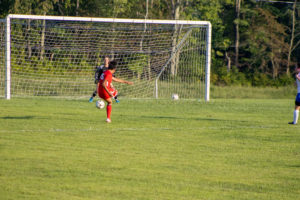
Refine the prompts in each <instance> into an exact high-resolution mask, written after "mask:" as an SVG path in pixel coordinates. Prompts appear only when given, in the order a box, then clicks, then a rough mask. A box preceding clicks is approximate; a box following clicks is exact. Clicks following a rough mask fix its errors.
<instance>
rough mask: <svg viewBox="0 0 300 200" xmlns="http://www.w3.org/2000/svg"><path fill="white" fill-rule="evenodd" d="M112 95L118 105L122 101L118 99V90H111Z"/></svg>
mask: <svg viewBox="0 0 300 200" xmlns="http://www.w3.org/2000/svg"><path fill="white" fill-rule="evenodd" d="M110 93H111V94H112V95H113V96H114V99H115V101H116V103H119V102H120V101H119V99H118V90H116V89H115V88H111V89H110Z"/></svg>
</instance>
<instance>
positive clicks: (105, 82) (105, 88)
mask: <svg viewBox="0 0 300 200" xmlns="http://www.w3.org/2000/svg"><path fill="white" fill-rule="evenodd" d="M106 84H107V80H106V79H104V81H103V83H102V86H103V88H104V90H105V91H106V92H107V93H108V94H109V96H110V97H114V96H113V95H112V94H111V93H110V92H109V90H108V88H107V87H106Z"/></svg>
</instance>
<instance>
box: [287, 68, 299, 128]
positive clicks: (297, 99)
mask: <svg viewBox="0 0 300 200" xmlns="http://www.w3.org/2000/svg"><path fill="white" fill-rule="evenodd" d="M296 84H297V96H296V101H295V110H294V121H292V122H289V124H297V122H298V117H299V110H300V65H298V66H297V68H296Z"/></svg>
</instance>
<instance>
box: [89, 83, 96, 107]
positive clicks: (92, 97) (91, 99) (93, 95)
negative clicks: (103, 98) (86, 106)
mask: <svg viewBox="0 0 300 200" xmlns="http://www.w3.org/2000/svg"><path fill="white" fill-rule="evenodd" d="M97 90H98V84H96V90H95V91H94V92H93V94H92V96H91V98H90V99H89V102H90V103H91V102H93V100H94V98H95V96H96V95H97Z"/></svg>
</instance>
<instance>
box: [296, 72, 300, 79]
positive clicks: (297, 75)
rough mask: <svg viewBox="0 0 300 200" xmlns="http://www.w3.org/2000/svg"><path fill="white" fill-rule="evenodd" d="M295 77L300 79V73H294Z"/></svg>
mask: <svg viewBox="0 0 300 200" xmlns="http://www.w3.org/2000/svg"><path fill="white" fill-rule="evenodd" d="M296 79H298V80H299V81H300V73H298V74H296Z"/></svg>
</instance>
